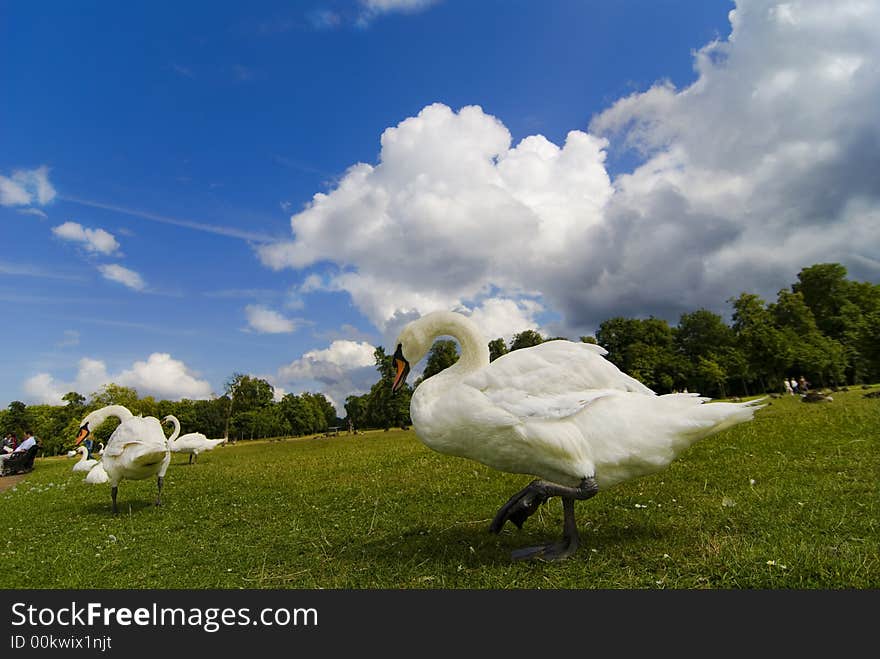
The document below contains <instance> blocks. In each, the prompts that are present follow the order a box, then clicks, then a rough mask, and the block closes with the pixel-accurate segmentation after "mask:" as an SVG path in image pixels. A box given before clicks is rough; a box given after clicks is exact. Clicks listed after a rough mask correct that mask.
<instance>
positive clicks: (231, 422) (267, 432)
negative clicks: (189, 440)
mask: <svg viewBox="0 0 880 659" xmlns="http://www.w3.org/2000/svg"><path fill="white" fill-rule="evenodd" d="M274 396H275V390H274V388H273V387H272V385H271V384H270V383H269V382H267V381H266V380H263V379H260V378H255V377H252V376H250V375H244V374H241V373H234V374H233V375H232V376H231V377H230V378H229V379H228V380H227V381H226V383H225V385H224V394H223V395H222V396H218V397H216V398H212V399H210V400H189V399H186V398H185V399H183V400H179V401H171V400H156V399H155V398H153V397H152V396H139V395H138V392H137V390H136V389H134V388H132V387H123V386H120V385H118V384H112V383H111V384H107V385H105V386H104V387H102V388H101V390H100V391H97V392H95V393H93V394H92V395H91V396H90V397H89V398H88V399H87V398H86V397H85V396H83V395H82V394H80V393H78V392H75V391H71V392H69V393H67V394H65V395H64V396H63V400H64V401H65V404H64V405H25V404H24V403H22V402H21V401H13V402H11V403H10V404H9V406H8V407H7V409H5V410H2V411H0V433H2V435H3V436H5V435H6V433H9V432H13V433H15V434H16V435H17V436H18V437H19V439H21V438H22V437H23V433H24V431H25V430H28V429H29V430H33V431H34V433H35V435H36V436H37V437H38V438H39V439H40V441H41V444H42V447H43V448H42V453H43V455H58V454H61V453H63V452H64V451H66V450H68V449H70V448H71V447H72V445H73V441H74V437H75V436H76V433H77V430H79V424H80V423H81V422H82V419H83V418H84V417H85V416H86V415H87V414H88V413H89V412H92V411H94V410H97V409H100V408H102V407H104V406H106V405H123V406H125V407H127V408H128V409H129V410H130V411H131V412H132V413H133V414H142V415H143V416H153V417H156V418H158V419H160V420H161V419H162V418H164V417H165V416H166V415H168V414H173V415H174V416H176V417H177V418H178V420H179V421H180V425H181V428H182V432H201V433H204V434H205V435H207V436H208V437H209V438H212V439H216V438H219V437H228V438H229V439H230V440H232V441H235V440H243V439H263V438H267V437H292V436H302V435H310V434H315V433H323V432H327V431H328V429H329V428H332V427H337V426H341V425H343V423H344V422H343V420H342V419H339V418H337V416H336V408H334V407H333V404H332V403H331V402H330V401H329V400H327V398H326V396H324V394H321V393H309V392H305V393H302V394H299V395H294V394H286V395H285V396H284V397H283V398H282V399H281V400H280V401H277V402H276V401H275V400H274ZM118 423H119V422H118V421H117V420H116V419H115V418H113V417H111V418H110V419H108V420H107V421H106V422H105V423H103V424H101V426H100V427H98V428H96V429H93V434H92V438H93V439H94V441H95V442H104V443H105V444H106V443H107V440H108V439H109V437H110V435H111V434H112V433H113V431H114V430H115V429H116V426H117V425H118Z"/></svg>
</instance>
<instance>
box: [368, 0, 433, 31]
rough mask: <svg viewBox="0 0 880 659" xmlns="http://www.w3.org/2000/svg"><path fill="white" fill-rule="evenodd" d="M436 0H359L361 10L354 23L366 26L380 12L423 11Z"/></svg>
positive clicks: (408, 12)
mask: <svg viewBox="0 0 880 659" xmlns="http://www.w3.org/2000/svg"><path fill="white" fill-rule="evenodd" d="M437 1H438V0H360V6H361V11H360V14H359V15H358V17H357V20H356V24H357V25H358V26H359V27H367V26H368V25H369V24H370V23H371V22H372V21H373V20H375V19H376V18H378V17H379V16H381V15H382V14H391V13H407V14H414V13H416V12H419V11H423V10H425V9H427V8H428V7H430V6H431V5H433V4H436V3H437Z"/></svg>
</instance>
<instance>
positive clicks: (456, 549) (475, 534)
mask: <svg viewBox="0 0 880 659" xmlns="http://www.w3.org/2000/svg"><path fill="white" fill-rule="evenodd" d="M488 526H489V522H488V521H481V522H462V523H460V524H456V525H454V526H452V527H450V528H446V529H443V530H440V531H438V530H436V529H431V528H429V527H426V526H414V527H410V528H408V529H406V530H404V531H403V532H402V533H401V534H400V535H397V536H391V535H384V536H379V537H373V536H367V537H366V538H365V539H364V540H363V541H362V542H360V543H358V542H357V541H356V538H352V541H353V542H352V543H351V544H350V545H348V546H347V547H346V548H345V549H344V550H342V551H341V552H340V553H339V554H338V555H337V556H338V557H339V558H347V559H351V560H353V561H354V560H359V559H360V560H362V559H363V558H364V557H365V555H366V557H368V558H369V560H371V561H372V562H374V563H376V564H378V565H385V566H387V567H389V568H395V567H399V566H400V561H401V558H402V557H408V558H410V559H411V560H412V561H413V562H415V563H420V562H422V561H426V560H428V561H430V560H435V561H438V562H444V563H449V564H462V565H464V566H465V567H471V568H474V567H481V566H483V567H488V566H494V567H499V566H501V567H503V566H508V565H511V564H512V563H513V561H512V559H511V556H510V555H511V552H513V551H514V550H517V549H522V548H524V547H532V546H538V545H545V544H549V543H553V542H557V541H559V540H560V539H561V538H562V521H561V520H560V523H559V526H558V528H553V527H552V524H551V525H546V528H541V527H540V526H539V525H535V526H534V527H533V528H532V529H529V528H528V523H526V526H525V527H524V528H523V529H521V530H520V529H517V528H516V527H514V526H512V525H510V524H508V525H507V526H506V527H505V528H504V529H503V530H502V531H501V533H500V534H498V535H495V534H493V533H490V532H489V530H488ZM579 531H580V537H581V542H580V549H579V552H580V553H584V552H589V551H590V549H591V548H601V549H603V550H612V551H614V550H617V551H618V552H619V553H620V554H632V553H634V551H635V553H638V551H639V549H638V547H640V546H641V545H644V544H646V543H649V542H655V541H657V540H658V539H659V540H663V539H665V538H667V537H669V536H670V534H671V533H673V532H672V531H670V530H668V529H663V528H658V527H657V526H656V525H654V524H650V523H646V524H628V525H626V526H624V525H622V524H621V525H609V524H605V525H603V526H602V527H601V528H600V529H599V530H598V531H592V530H591V529H589V528H584V527H583V526H581V527H579ZM634 548H635V550H634ZM526 563H528V562H526Z"/></svg>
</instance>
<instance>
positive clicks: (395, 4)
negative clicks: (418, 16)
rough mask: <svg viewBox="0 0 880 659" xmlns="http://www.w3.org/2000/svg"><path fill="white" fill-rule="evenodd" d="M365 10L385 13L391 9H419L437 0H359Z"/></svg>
mask: <svg viewBox="0 0 880 659" xmlns="http://www.w3.org/2000/svg"><path fill="white" fill-rule="evenodd" d="M360 1H361V5H362V6H363V7H364V9H366V10H367V11H372V12H377V13H387V12H392V11H419V10H421V9H425V8H427V7H429V6H431V5H432V4H434V3H435V2H436V1H437V0H360Z"/></svg>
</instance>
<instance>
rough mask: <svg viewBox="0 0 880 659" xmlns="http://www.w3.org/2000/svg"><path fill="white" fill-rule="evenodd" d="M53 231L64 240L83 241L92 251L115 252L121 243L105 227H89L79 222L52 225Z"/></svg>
mask: <svg viewBox="0 0 880 659" xmlns="http://www.w3.org/2000/svg"><path fill="white" fill-rule="evenodd" d="M52 233H54V234H55V235H56V236H58V237H59V238H61V239H62V240H70V241H73V242H77V243H82V244H83V245H84V246H85V248H86V249H87V250H89V251H90V252H99V253H101V254H113V252H115V251H116V250H118V249H119V243H118V242H117V241H116V238H114V237H113V234H112V233H110V232H108V231H105V230H104V229H89V228H88V227H84V226H83V225H81V224H79V223H77V222H65V223H64V224H59V225H58V226H57V227H52Z"/></svg>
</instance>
